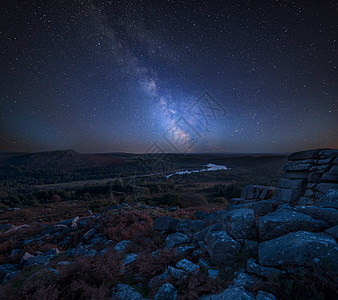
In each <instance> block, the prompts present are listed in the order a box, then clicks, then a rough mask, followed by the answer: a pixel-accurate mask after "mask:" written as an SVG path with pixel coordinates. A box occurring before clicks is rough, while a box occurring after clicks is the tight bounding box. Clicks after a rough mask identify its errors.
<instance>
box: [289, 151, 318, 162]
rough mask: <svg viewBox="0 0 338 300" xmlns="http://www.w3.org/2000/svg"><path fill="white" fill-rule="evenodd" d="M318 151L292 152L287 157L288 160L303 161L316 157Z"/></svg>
mask: <svg viewBox="0 0 338 300" xmlns="http://www.w3.org/2000/svg"><path fill="white" fill-rule="evenodd" d="M319 151H320V150H319V149H315V150H306V151H299V152H294V153H292V154H290V155H289V156H288V160H291V161H293V160H304V159H313V158H317V157H318V152H319Z"/></svg>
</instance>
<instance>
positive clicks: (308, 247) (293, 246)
mask: <svg viewBox="0 0 338 300" xmlns="http://www.w3.org/2000/svg"><path fill="white" fill-rule="evenodd" d="M258 258H259V263H260V264H261V265H263V266H272V267H273V266H279V265H283V264H292V265H297V266H307V265H310V264H311V263H313V262H314V261H318V260H319V261H320V260H325V261H329V262H331V263H332V264H333V265H334V266H335V267H336V266H337V263H338V246H337V242H336V240H335V239H334V238H333V237H331V236H329V235H327V234H324V233H312V232H306V231H298V232H291V233H288V234H286V235H283V236H281V237H278V238H276V239H273V240H270V241H266V242H263V243H260V244H259V247H258Z"/></svg>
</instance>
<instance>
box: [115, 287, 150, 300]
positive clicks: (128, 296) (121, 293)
mask: <svg viewBox="0 0 338 300" xmlns="http://www.w3.org/2000/svg"><path fill="white" fill-rule="evenodd" d="M112 298H113V299H118V300H143V299H146V298H144V297H143V296H142V295H141V294H140V293H139V292H136V291H135V290H134V288H132V287H131V286H129V285H127V284H123V283H119V284H117V285H116V286H115V287H114V288H113V291H112Z"/></svg>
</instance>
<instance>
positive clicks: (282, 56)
mask: <svg viewBox="0 0 338 300" xmlns="http://www.w3.org/2000/svg"><path fill="white" fill-rule="evenodd" d="M337 20H338V14H337V5H336V3H335V1H311V0H308V1H286V0H271V1H250V0H246V1H242V0H236V1H232V0H229V1H217V0H213V1H194V0H189V1H168V0H167V1H162V0H156V1H148V0H139V1H119V0H111V1H108V0H106V1H102V0H101V1H94V0H93V1H91V0H81V1H80V0H58V1H56V0H55V1H54V0H48V1H46V0H44V1H36V0H30V1H24V0H20V1H19V0H4V1H1V3H0V151H45V150H56V149H74V150H76V151H79V152H117V151H123V152H134V153H144V152H246V153H248V152H250V153H253V152H255V153H258V152H259V153H271V152H275V153H276V152H278V153H280V152H291V151H296V150H301V149H310V148H319V147H329V148H338V84H337V79H338V72H337V66H338V59H337V51H338V50H337V37H338V36H337V32H338V31H337Z"/></svg>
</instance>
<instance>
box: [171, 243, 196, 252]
mask: <svg viewBox="0 0 338 300" xmlns="http://www.w3.org/2000/svg"><path fill="white" fill-rule="evenodd" d="M195 248H196V247H195V246H194V244H189V245H183V246H179V247H177V248H176V253H189V252H191V251H193V250H195Z"/></svg>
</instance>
